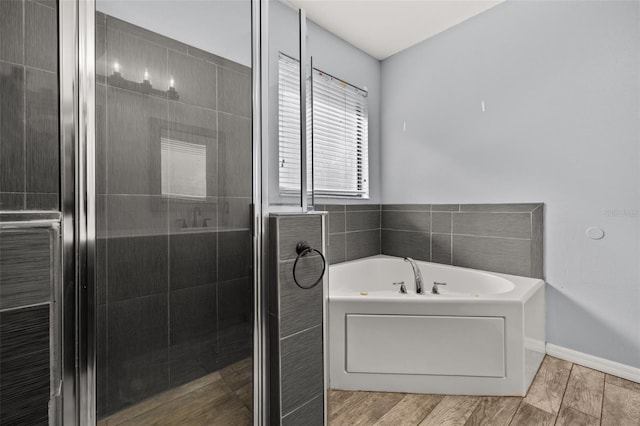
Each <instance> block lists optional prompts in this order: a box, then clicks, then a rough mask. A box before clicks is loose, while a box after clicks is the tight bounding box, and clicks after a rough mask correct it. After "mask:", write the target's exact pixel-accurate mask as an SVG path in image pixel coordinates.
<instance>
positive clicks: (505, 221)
mask: <svg viewBox="0 0 640 426" xmlns="http://www.w3.org/2000/svg"><path fill="white" fill-rule="evenodd" d="M542 221H543V205H542V204H540V203H527V204H461V205H456V204H446V205H439V204H434V205H430V204H404V205H403V204H394V205H383V206H382V225H381V228H382V231H381V233H382V238H381V239H382V250H381V252H382V254H388V255H392V256H400V257H404V256H410V257H414V258H416V259H420V260H426V261H432V262H437V263H446V264H451V265H456V266H464V267H468V268H475V269H482V270H487V271H494V272H503V273H508V274H515V275H522V276H528V277H536V278H542V277H543V264H542V244H543V242H542V234H543V232H542V228H543V223H542Z"/></svg>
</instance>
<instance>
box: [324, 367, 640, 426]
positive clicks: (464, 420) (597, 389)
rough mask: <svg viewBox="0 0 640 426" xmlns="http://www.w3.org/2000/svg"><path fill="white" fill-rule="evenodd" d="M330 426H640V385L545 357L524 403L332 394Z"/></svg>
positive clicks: (499, 399) (516, 399)
mask: <svg viewBox="0 0 640 426" xmlns="http://www.w3.org/2000/svg"><path fill="white" fill-rule="evenodd" d="M328 409H329V412H328V417H329V425H330V426H337V425H394V426H396V425H397V426H416V425H420V426H471V425H473V426H477V425H487V426H507V425H513V426H544V425H549V426H553V425H556V426H591V425H594V426H596V425H603V426H640V384H639V383H635V382H630V381H628V380H624V379H621V378H619V377H615V376H611V375H608V374H605V373H602V372H600V371H596V370H592V369H590V368H586V367H583V366H580V365H577V364H572V363H570V362H567V361H563V360H560V359H557V358H553V357H550V356H547V357H545V359H544V361H543V362H542V365H541V366H540V369H539V370H538V373H537V374H536V377H535V378H534V380H533V383H532V384H531V387H530V388H529V392H528V393H527V395H526V396H525V397H524V398H519V397H492V396H489V397H477V396H457V395H418V394H402V393H390V392H349V391H339V390H331V391H330V392H329V407H328Z"/></svg>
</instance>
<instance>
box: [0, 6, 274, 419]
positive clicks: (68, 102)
mask: <svg viewBox="0 0 640 426" xmlns="http://www.w3.org/2000/svg"><path fill="white" fill-rule="evenodd" d="M260 13H261V5H260V2H258V1H253V2H252V1H251V0H234V1H227V0H213V1H200V0H198V1H189V0H187V1H179V0H172V1H166V0H159V1H154V0H150V1H120V0H96V1H93V0H91V1H84V0H82V1H72V0H64V1H63V0H6V1H5V0H3V1H1V2H0V424H34V425H35V424H52V425H54V424H65V425H72V424H82V425H88V424H98V425H115V424H148V423H155V422H158V421H162V422H164V423H165V424H167V423H168V424H193V423H205V424H254V423H260V422H261V418H262V416H263V414H262V412H263V410H264V406H263V403H262V391H261V389H262V387H263V379H262V376H263V367H262V363H263V362H264V361H263V356H262V352H263V350H264V349H263V347H264V345H263V344H262V339H263V337H262V334H263V332H262V328H263V320H262V318H261V315H262V309H261V304H262V303H263V302H262V296H261V267H260V262H259V260H260V257H259V256H258V255H257V253H259V251H260V250H261V232H262V221H261V217H262V206H261V195H260V190H261V185H260V182H261V174H260V167H259V166H260V157H259V156H260V152H261V151H260V137H259V136H260V132H261V128H260V121H259V118H260V108H259V107H260V104H259V99H260V60H259V58H260V56H259V54H260V45H259V40H260V25H259V24H260Z"/></svg>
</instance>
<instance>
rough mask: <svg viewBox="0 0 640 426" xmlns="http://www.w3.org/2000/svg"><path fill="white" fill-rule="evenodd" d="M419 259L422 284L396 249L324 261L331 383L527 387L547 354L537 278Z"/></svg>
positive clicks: (429, 389)
mask: <svg viewBox="0 0 640 426" xmlns="http://www.w3.org/2000/svg"><path fill="white" fill-rule="evenodd" d="M417 264H418V266H419V268H420V271H421V273H422V277H423V282H424V290H425V293H426V294H416V292H415V288H414V282H415V281H414V278H413V272H412V268H411V266H410V265H409V263H407V262H404V261H403V259H402V258H398V257H391V256H374V257H368V258H365V259H360V260H355V261H351V262H345V263H340V264H336V265H332V266H330V268H329V303H328V305H329V308H328V309H329V342H328V345H329V348H328V352H329V380H330V386H331V388H333V389H342V390H366V391H388V392H412V393H441V394H460V395H517V396H523V395H525V394H526V392H527V390H528V388H529V385H530V384H531V381H532V380H533V377H534V376H535V374H536V371H537V370H538V367H539V366H540V363H541V362H542V358H543V357H544V354H545V306H544V303H545V300H544V281H542V280H539V279H532V278H525V277H518V276H513V275H505V274H498V273H493V272H484V271H478V270H474V269H466V268H460V267H455V266H449V265H441V264H436V263H430V262H420V261H418V262H417ZM401 281H404V283H405V286H406V289H407V294H401V293H400V292H399V286H398V285H393V283H394V282H401ZM434 281H437V282H446V283H447V285H446V286H442V287H440V294H439V295H433V294H431V288H432V285H433V282H434Z"/></svg>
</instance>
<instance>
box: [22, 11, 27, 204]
mask: <svg viewBox="0 0 640 426" xmlns="http://www.w3.org/2000/svg"><path fill="white" fill-rule="evenodd" d="M26 27H27V2H26V0H22V178H23V180H22V189H23V191H24V192H23V193H22V206H23V208H25V209H26V208H27V69H26V62H27V34H26V32H27V28H26Z"/></svg>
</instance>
